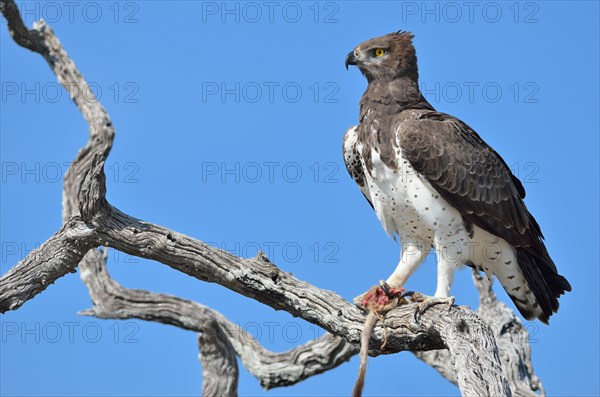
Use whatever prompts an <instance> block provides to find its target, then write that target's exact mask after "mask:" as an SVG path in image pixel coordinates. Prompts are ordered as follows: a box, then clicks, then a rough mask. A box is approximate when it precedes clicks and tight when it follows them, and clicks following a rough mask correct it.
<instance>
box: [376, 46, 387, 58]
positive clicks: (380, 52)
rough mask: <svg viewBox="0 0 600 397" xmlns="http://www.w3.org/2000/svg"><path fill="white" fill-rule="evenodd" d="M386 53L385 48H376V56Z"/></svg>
mask: <svg viewBox="0 0 600 397" xmlns="http://www.w3.org/2000/svg"><path fill="white" fill-rule="evenodd" d="M384 54H385V50H384V49H383V48H377V49H376V50H375V56H376V57H382V56H383V55H384Z"/></svg>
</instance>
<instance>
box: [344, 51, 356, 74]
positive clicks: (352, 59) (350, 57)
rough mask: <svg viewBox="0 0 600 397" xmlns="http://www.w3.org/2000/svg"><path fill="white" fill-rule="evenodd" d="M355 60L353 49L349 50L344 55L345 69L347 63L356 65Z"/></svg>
mask: <svg viewBox="0 0 600 397" xmlns="http://www.w3.org/2000/svg"><path fill="white" fill-rule="evenodd" d="M356 61H358V58H357V57H356V54H355V53H354V51H350V52H349V53H348V55H346V70H348V65H356Z"/></svg>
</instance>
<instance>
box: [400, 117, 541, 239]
mask: <svg viewBox="0 0 600 397" xmlns="http://www.w3.org/2000/svg"><path fill="white" fill-rule="evenodd" d="M397 133H398V139H399V144H400V147H401V149H402V154H403V156H404V157H405V158H406V159H407V160H408V161H409V162H410V163H411V165H412V166H413V168H414V169H415V171H417V172H418V173H419V174H421V175H422V176H424V177H425V178H426V179H427V180H428V181H429V183H431V185H432V186H433V187H434V188H435V189H436V190H437V191H438V192H439V193H440V195H441V196H442V197H443V198H444V199H445V200H446V201H448V203H450V204H451V205H452V206H453V207H455V208H456V209H458V210H459V212H460V213H461V214H462V216H463V217H464V218H466V219H467V220H469V221H470V222H472V223H474V224H475V225H477V226H479V227H480V228H482V229H484V230H486V231H488V232H490V233H492V234H494V235H496V236H499V237H502V238H503V239H505V240H506V241H507V242H509V243H510V244H512V245H513V246H516V247H518V246H522V245H523V244H528V243H529V244H531V243H535V241H532V242H528V241H524V235H525V234H527V233H526V232H527V231H528V230H529V229H530V228H531V227H532V226H533V228H534V229H537V230H536V232H537V233H539V236H540V237H541V232H539V228H538V227H537V223H536V224H535V225H531V221H530V215H529V212H528V211H527V208H526V207H525V204H524V203H523V200H522V198H523V197H525V190H524V189H523V185H522V184H521V182H520V181H519V180H518V179H517V178H516V177H515V176H514V175H513V174H512V172H511V171H510V169H509V168H508V166H507V165H506V163H505V162H504V160H503V159H502V158H501V157H500V156H499V155H498V154H497V153H496V152H495V151H494V149H492V148H491V147H490V146H488V145H487V144H486V143H485V142H484V141H483V140H482V139H481V138H480V137H479V135H477V133H476V132H475V131H473V130H472V129H471V128H470V127H469V126H468V125H466V124H464V123H463V122H461V121H460V120H458V119H456V118H455V117H452V116H449V115H446V114H443V113H438V112H429V111H426V112H422V113H421V115H420V118H418V119H410V120H405V121H402V122H401V123H400V124H399V126H398V127H397Z"/></svg>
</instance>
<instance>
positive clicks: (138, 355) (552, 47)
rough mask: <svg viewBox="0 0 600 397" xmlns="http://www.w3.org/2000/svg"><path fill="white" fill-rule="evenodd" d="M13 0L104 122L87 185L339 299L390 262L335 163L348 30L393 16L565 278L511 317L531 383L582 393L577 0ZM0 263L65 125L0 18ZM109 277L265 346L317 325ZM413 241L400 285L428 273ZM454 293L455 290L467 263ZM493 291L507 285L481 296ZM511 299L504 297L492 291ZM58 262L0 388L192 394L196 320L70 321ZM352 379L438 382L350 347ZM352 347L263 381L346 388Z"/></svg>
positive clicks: (23, 246) (10, 333) (448, 391)
mask: <svg viewBox="0 0 600 397" xmlns="http://www.w3.org/2000/svg"><path fill="white" fill-rule="evenodd" d="M466 3H467V4H466V5H465V2H453V3H439V2H428V3H424V2H421V1H417V2H408V1H406V2H391V1H389V2H361V1H356V2H322V3H314V2H278V1H277V2H273V3H269V2H255V3H233V2H232V3H228V4H227V5H224V4H223V3H222V2H220V1H219V2H192V1H183V2H167V1H142V2H118V3H117V2H112V1H111V2H88V3H77V4H75V5H70V4H71V3H69V2H60V1H59V2H25V4H22V2H20V3H19V4H21V7H22V8H23V7H26V12H25V14H26V15H25V16H26V22H27V24H28V25H31V24H32V23H33V21H34V20H35V19H37V18H39V17H44V18H45V19H46V20H48V21H50V25H51V26H52V27H53V28H54V30H55V32H56V33H57V35H58V36H59V37H60V39H61V41H62V42H63V44H64V45H65V47H66V49H67V51H68V53H69V54H70V55H71V56H72V58H73V59H74V61H75V62H76V64H77V66H78V67H79V68H80V70H81V71H82V73H83V74H84V75H85V77H86V78H87V79H88V81H89V82H90V83H92V85H93V87H94V89H95V90H96V92H97V93H99V94H100V95H99V96H100V98H101V100H102V102H103V104H104V105H105V106H106V108H107V109H108V111H109V112H110V115H111V117H112V120H113V122H114V124H115V126H116V132H117V135H116V139H115V145H114V148H113V150H112V152H111V154H110V157H109V159H108V162H107V170H106V172H107V184H108V198H109V200H110V202H111V203H112V204H113V205H115V206H117V207H118V208H120V209H121V210H123V211H125V212H127V213H130V214H131V215H134V216H136V217H139V218H142V219H145V220H148V221H151V222H154V223H158V224H161V225H164V226H167V227H170V228H173V229H175V230H177V231H179V232H182V233H186V234H188V235H190V236H193V237H195V238H198V239H202V240H205V241H208V242H212V243H213V244H216V245H219V246H222V247H225V248H226V249H228V250H231V251H233V252H235V253H238V254H240V255H246V256H253V255H254V254H255V253H256V251H257V248H260V249H262V250H264V251H266V252H267V253H268V254H270V257H271V259H272V260H273V261H274V262H275V263H277V265H278V266H279V267H280V268H282V269H283V270H285V271H289V272H292V273H293V274H294V275H296V276H297V277H299V278H301V279H304V280H306V281H309V282H311V283H313V284H315V285H317V286H319V287H322V288H327V289H331V290H334V291H336V292H338V293H339V294H341V295H342V296H344V297H345V298H347V299H351V298H352V297H354V296H356V295H358V294H359V293H360V292H362V291H364V290H366V289H367V288H368V287H370V286H371V285H372V284H374V283H376V282H377V280H379V279H381V278H385V277H387V276H388V274H389V273H390V272H391V271H392V269H393V267H394V266H395V264H396V263H397V260H398V245H397V244H396V243H395V242H394V241H392V240H390V239H388V238H387V236H386V234H385V232H384V231H383V229H382V228H381V226H380V224H379V222H378V220H377V218H376V216H375V214H374V213H373V211H372V210H371V208H370V207H369V206H368V204H367V203H366V201H365V200H364V199H363V197H362V196H361V194H360V192H359V190H358V188H357V187H356V186H355V185H354V182H353V181H352V180H351V179H350V178H349V177H348V176H347V175H346V171H345V169H344V166H343V161H342V155H341V140H342V136H343V134H344V131H345V130H346V128H348V127H349V126H351V125H353V124H354V123H356V121H357V117H358V101H359V98H360V95H361V94H362V92H363V90H364V88H365V86H366V81H365V80H364V79H363V77H362V76H361V75H360V73H359V72H358V71H357V70H356V69H354V70H350V71H348V72H347V71H346V70H345V69H344V57H345V55H346V54H347V53H348V51H350V50H352V49H353V48H354V46H356V45H357V44H358V43H360V42H361V41H363V40H366V39H368V38H371V37H374V36H379V35H381V34H385V33H388V32H390V31H393V30H397V29H400V28H402V29H404V30H410V31H413V32H414V34H415V35H416V39H415V45H416V47H417V53H418V57H419V63H420V75H421V81H422V85H423V87H424V90H425V95H426V97H427V98H428V99H429V101H430V102H431V103H432V104H433V105H434V106H435V107H437V109H438V110H440V111H444V112H448V113H451V114H454V115H456V116H458V117H460V118H461V119H463V120H464V121H466V122H467V123H469V124H470V125H471V126H472V127H473V128H475V129H476V130H477V131H478V132H479V133H480V134H481V135H482V136H483V137H484V139H485V140H486V141H487V142H488V143H490V144H491V145H492V146H493V147H494V148H496V149H497V151H498V152H499V153H501V154H502V156H503V157H504V158H505V160H506V162H507V163H508V164H509V165H511V166H512V167H513V169H514V171H515V172H516V173H517V174H518V176H519V177H520V178H521V179H522V180H523V182H524V185H525V187H526V189H527V193H528V195H527V200H526V202H527V205H528V207H529V208H530V210H531V211H532V212H533V214H534V215H535V216H536V218H537V219H538V221H539V223H540V224H541V226H542V229H543V231H544V233H545V235H546V238H547V245H548V247H549V250H550V253H551V254H552V256H553V258H554V259H555V261H556V263H557V265H558V268H559V269H560V271H561V273H562V274H564V275H565V276H566V277H567V278H568V279H569V280H570V282H571V284H572V285H573V292H572V293H570V294H568V295H567V296H565V297H563V298H562V299H561V310H560V312H559V314H558V315H556V316H555V317H553V318H552V320H551V325H550V326H544V325H542V324H540V323H538V322H527V323H526V325H527V327H528V329H530V331H531V333H532V344H531V347H532V354H533V364H534V366H535V370H536V373H537V375H539V376H540V378H541V379H542V381H543V383H544V385H545V387H546V390H547V391H548V393H549V395H553V396H563V395H586V396H592V395H598V394H600V390H599V384H598V382H599V381H598V373H599V370H600V369H599V364H598V363H599V345H598V334H599V325H598V321H599V310H600V308H599V294H598V287H599V256H598V252H599V249H598V248H599V247H598V240H599V235H598V227H599V226H598V200H599V197H598V178H599V175H598V168H599V164H598V153H599V152H598V150H599V142H598V135H599V114H598V109H599V100H598V96H599V80H598V74H599V73H598V72H599V62H598V48H599V42H598V37H599V28H598V20H599V19H598V18H599V9H598V2H595V1H582V2H542V1H540V2H535V1H534V2H523V3H515V2H506V3H504V2H483V3H478V4H475V5H472V6H470V5H469V4H470V3H468V2H466ZM0 57H1V60H0V66H1V83H2V91H1V98H0V105H1V107H2V112H1V122H0V123H1V124H0V126H1V152H0V153H1V164H2V174H1V177H2V181H1V185H0V186H1V189H2V192H1V212H0V217H1V219H2V225H1V229H0V230H1V236H0V241H1V262H0V273H4V272H6V271H7V270H8V269H9V268H10V267H11V266H13V265H14V264H15V263H16V262H18V260H20V259H21V258H23V257H24V256H25V255H26V254H27V252H28V251H30V250H31V249H32V248H34V247H36V246H38V245H39V244H40V243H42V242H43V241H45V240H46V239H47V238H48V237H49V236H50V235H51V234H52V233H54V232H55V231H56V230H57V229H58V228H59V227H60V224H61V219H60V215H61V189H62V181H61V175H62V174H63V173H64V171H65V170H66V168H67V166H68V164H69V162H71V161H72V160H73V158H74V157H75V154H76V152H77V150H78V149H79V148H80V147H81V146H82V145H83V144H84V143H85V142H86V141H87V125H86V124H85V123H84V121H83V118H82V116H81V114H80V113H79V112H78V110H77V109H76V108H75V106H74V105H73V104H72V103H71V102H70V101H69V98H68V96H67V94H66V92H64V91H62V90H61V89H59V88H58V85H57V83H56V79H55V77H54V76H53V74H52V73H51V71H50V69H49V68H48V66H47V64H46V63H45V61H44V60H43V59H42V58H41V57H40V56H39V55H37V54H33V53H31V52H29V51H27V50H25V49H22V48H20V47H17V46H16V45H15V44H14V42H13V41H12V39H11V38H10V37H9V35H8V34H7V29H6V23H5V22H4V21H3V22H2V26H1V27H0ZM109 270H110V271H111V273H112V275H113V276H114V277H115V278H116V280H117V281H119V282H120V283H122V284H123V285H124V286H126V287H130V288H141V289H148V290H151V291H156V292H165V293H170V294H174V295H177V296H180V297H183V298H188V299H192V300H195V301H198V302H200V303H203V304H205V305H208V306H210V307H213V308H215V309H217V310H220V311H221V312H222V313H224V314H225V315H226V316H227V317H228V318H230V319H231V320H232V321H234V322H237V323H239V324H240V325H242V326H243V327H244V328H246V329H248V330H249V331H250V332H252V333H253V334H254V335H256V336H257V337H258V339H259V340H260V341H261V342H262V343H263V344H264V345H265V346H266V347H267V348H269V349H272V350H275V351H283V350H287V349H290V348H293V347H294V346H296V345H298V344H300V343H303V342H305V341H307V340H310V339H311V338H314V337H315V336H319V335H321V334H322V331H319V330H318V329H317V328H315V327H314V326H313V325H311V324H307V323H304V322H302V321H300V320H298V319H294V318H292V317H291V316H289V315H287V314H285V313H282V312H275V311H274V310H272V309H270V308H268V307H265V306H263V305H261V304H259V303H256V302H254V301H251V300H248V299H246V298H244V297H241V296H238V295H236V294H235V293H233V292H231V291H228V290H226V289H224V288H221V287H219V286H216V285H209V284H205V283H202V282H199V281H197V280H194V279H191V278H189V277H186V276H184V275H182V274H178V273H177V272H175V271H173V270H171V269H169V268H167V267H166V266H163V265H160V264H156V263H153V262H150V261H146V260H141V259H137V258H132V257H129V256H127V255H124V254H120V253H114V252H111V256H110V263H109ZM435 271H436V269H435V258H433V257H430V258H429V259H428V260H427V262H426V263H425V264H424V265H423V266H422V267H421V268H420V269H419V270H418V271H417V273H416V274H415V276H414V277H413V278H412V279H411V280H410V281H409V284H408V286H409V287H410V288H411V289H416V290H419V291H422V292H425V293H430V294H431V293H433V292H434V290H435ZM452 292H453V294H454V295H455V296H456V298H457V303H458V304H461V305H471V306H474V307H476V306H477V293H476V290H475V287H474V286H473V284H472V282H471V279H470V271H468V270H465V271H461V272H458V274H457V277H456V282H455V285H454V288H453V291H452ZM498 292H499V297H500V299H502V300H504V301H507V302H510V301H509V299H507V296H506V294H505V293H504V292H503V291H498ZM509 305H510V306H511V307H513V306H512V303H509ZM88 307H90V299H89V296H88V294H87V291H86V288H85V287H84V285H83V284H82V282H81V281H80V279H79V275H78V274H69V275H68V276H66V277H64V278H62V279H60V280H58V281H57V282H56V283H55V285H53V286H51V287H50V288H48V289H47V290H46V291H45V292H44V293H42V294H41V295H39V296H37V297H36V298H35V299H34V300H33V301H30V302H27V303H26V304H25V305H24V306H23V307H22V308H21V309H19V310H18V311H16V312H11V313H8V314H5V315H3V316H1V317H0V333H1V337H0V349H1V351H0V353H1V358H0V364H1V370H0V394H2V395H7V396H8V395H10V396H17V395H19V396H20V395H23V396H24V395H27V396H42V395H43V396H49V395H65V396H71V395H72V396H76V395H77V396H79V395H95V396H98V395H101V396H112V395H115V396H116V395H120V396H137V395H145V396H167V395H181V396H192V395H198V394H199V392H200V388H201V381H202V378H201V368H200V364H199V362H198V360H197V355H198V351H197V346H196V335H195V334H194V333H192V332H187V331H183V330H180V329H176V328H173V327H169V326H165V325H161V324H156V323H146V322H142V321H136V320H131V321H113V320H98V319H94V318H87V317H81V316H78V315H77V314H76V313H77V311H78V310H83V309H86V308H88ZM369 365H370V367H369V374H368V379H367V385H366V394H367V395H423V396H425V395H427V396H442V395H443V396H447V395H459V392H458V389H456V388H455V387H454V386H452V385H451V384H450V383H448V382H447V381H446V380H444V379H443V378H442V377H441V376H440V375H438V374H437V373H436V372H435V371H434V370H432V369H431V368H429V367H427V366H426V365H424V364H422V363H421V362H420V361H418V360H417V359H415V358H414V357H413V356H412V355H411V354H410V353H401V354H398V355H393V356H387V357H379V358H377V359H372V360H371V361H370V364H369ZM357 368H358V362H357V359H356V358H355V359H353V360H351V361H350V362H349V363H346V364H344V365H342V366H341V367H339V368H337V369H335V370H333V371H330V372H328V373H327V374H323V375H319V376H316V377H313V378H311V379H309V380H307V381H305V382H302V383H301V384H298V385H296V386H293V387H290V388H282V389H275V390H273V391H270V392H267V393H264V392H263V391H262V389H261V388H260V386H259V384H258V382H257V381H256V380H255V379H254V378H252V377H251V376H250V375H249V374H248V373H247V372H246V371H245V370H242V371H241V379H240V388H239V391H240V394H241V395H267V396H279V395H286V396H287V395H289V396H312V395H315V396H316V395H348V394H349V393H350V389H351V383H352V382H353V380H354V377H355V375H356V370H357Z"/></svg>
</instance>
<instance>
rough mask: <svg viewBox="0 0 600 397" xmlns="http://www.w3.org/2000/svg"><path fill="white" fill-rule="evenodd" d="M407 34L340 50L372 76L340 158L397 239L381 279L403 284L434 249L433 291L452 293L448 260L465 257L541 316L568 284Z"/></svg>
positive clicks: (507, 179) (494, 158)
mask: <svg viewBox="0 0 600 397" xmlns="http://www.w3.org/2000/svg"><path fill="white" fill-rule="evenodd" d="M412 37H413V36H412V35H411V34H410V33H408V32H399V33H391V34H388V35H385V36H382V37H378V38H375V39H371V40H368V41H366V42H364V43H362V44H360V45H359V46H358V47H356V48H355V49H354V51H352V52H351V53H349V54H348V56H347V58H346V65H347V66H348V65H356V66H358V68H359V69H360V70H361V72H362V73H363V74H364V75H365V77H366V78H367V80H368V82H369V84H368V87H367V89H366V91H365V93H364V94H363V96H362V98H361V101H360V113H359V124H358V125H357V126H355V127H352V128H350V129H349V130H348V131H347V132H346V135H345V136H344V144H343V151H344V161H345V163H346V167H347V169H348V172H349V173H350V175H351V176H352V178H353V179H354V181H355V182H356V183H357V184H358V186H359V188H360V190H361V191H362V193H363V195H364V196H365V197H366V198H367V200H368V201H369V203H370V204H371V206H372V207H373V209H374V210H375V212H376V214H377V217H378V218H379V220H380V221H381V223H382V225H383V227H384V229H385V230H386V232H387V233H388V234H389V235H390V236H392V235H397V236H398V237H399V238H400V240H401V242H402V252H401V259H400V263H399V264H398V266H397V268H396V270H395V271H394V273H393V274H392V275H391V276H390V277H389V278H388V280H387V282H388V283H389V284H390V285H392V286H394V287H401V286H402V285H403V284H404V283H405V282H406V280H407V279H408V277H410V275H411V274H412V273H413V272H414V271H415V270H416V268H417V267H418V266H419V265H420V264H421V263H422V261H423V260H424V258H425V256H426V255H427V253H428V252H429V251H430V249H434V250H435V252H436V254H437V259H438V283H437V289H436V293H435V296H436V297H439V298H444V297H449V295H450V288H451V285H452V279H453V275H454V270H455V269H456V268H457V267H459V266H461V265H463V264H467V265H470V266H474V267H477V268H479V269H481V270H483V271H484V272H485V273H486V274H487V275H488V276H489V277H491V276H492V275H493V276H496V278H497V279H498V280H499V282H500V283H501V284H502V286H503V287H504V289H505V290H506V292H507V293H508V295H509V296H510V297H511V298H512V300H513V302H514V303H515V305H516V307H517V308H518V309H519V311H520V312H521V313H522V314H523V316H524V317H525V318H527V319H532V318H536V317H537V318H539V319H540V320H541V321H543V322H547V321H548V319H549V317H550V316H551V315H552V313H554V312H556V311H557V310H558V306H559V304H558V297H559V296H560V295H561V294H563V293H564V292H565V291H570V290H571V286H570V285H569V283H568V281H567V280H566V279H565V278H564V277H563V276H561V275H559V274H558V272H557V269H556V266H555V265H554V262H553V261H552V259H551V258H550V255H549V254H548V251H547V249H546V247H545V245H544V242H543V235H542V232H541V230H540V227H539V225H538V223H537V222H536V220H535V219H534V217H533V216H532V215H531V214H530V212H529V211H528V209H527V207H526V206H525V203H524V202H523V199H524V198H525V189H524V188H523V185H522V184H521V182H520V181H519V179H518V178H517V177H515V176H514V175H513V174H512V172H511V171H510V169H509V167H508V166H507V165H506V163H505V162H504V160H503V159H502V158H501V157H500V155H498V153H496V151H494V149H492V148H491V147H490V146H489V145H487V144H486V143H485V142H484V141H483V140H482V139H481V137H480V136H479V135H478V134H477V133H476V132H475V131H474V130H473V129H472V128H471V127H469V126H468V125H467V124H465V123H464V122H462V121H461V120H459V119H457V118H456V117H453V116H451V115H448V114H444V113H440V112H437V111H436V110H435V109H434V108H433V107H432V106H431V104H429V103H428V102H427V100H425V98H424V97H423V95H422V94H421V92H420V90H419V86H418V69H417V58H416V53H415V49H414V47H413V45H412Z"/></svg>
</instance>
